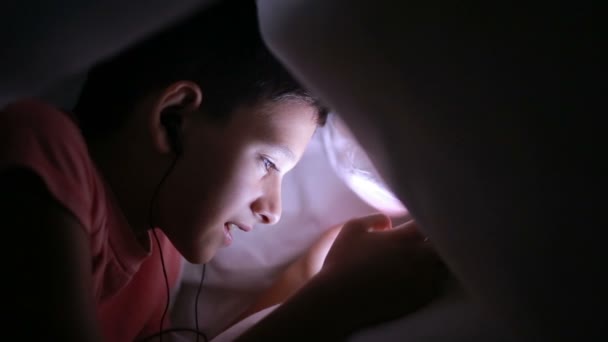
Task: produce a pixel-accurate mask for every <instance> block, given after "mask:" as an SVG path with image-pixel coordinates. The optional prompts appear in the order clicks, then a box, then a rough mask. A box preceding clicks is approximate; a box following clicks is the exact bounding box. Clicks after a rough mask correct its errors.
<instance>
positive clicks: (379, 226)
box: [343, 214, 391, 232]
mask: <svg viewBox="0 0 608 342" xmlns="http://www.w3.org/2000/svg"><path fill="white" fill-rule="evenodd" d="M390 228H391V220H390V218H389V217H388V216H386V215H384V214H372V215H369V216H364V217H360V218H356V219H352V220H350V221H348V222H347V223H346V224H345V225H344V229H343V230H347V231H350V232H368V231H375V230H385V229H390Z"/></svg>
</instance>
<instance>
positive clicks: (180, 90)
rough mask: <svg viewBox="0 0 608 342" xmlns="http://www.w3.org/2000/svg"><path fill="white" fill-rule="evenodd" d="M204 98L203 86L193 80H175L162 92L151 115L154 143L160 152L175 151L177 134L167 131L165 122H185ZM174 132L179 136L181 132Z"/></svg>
mask: <svg viewBox="0 0 608 342" xmlns="http://www.w3.org/2000/svg"><path fill="white" fill-rule="evenodd" d="M202 98H203V96H202V92H201V88H200V87H199V86H198V85H197V84H196V83H194V82H191V81H178V82H175V83H173V84H171V85H170V86H169V87H167V88H165V90H163V91H162V92H161V93H160V95H159V96H158V97H157V100H156V102H155V104H154V107H153V110H152V115H151V116H150V117H149V125H150V132H151V135H152V140H153V144H154V147H155V148H156V149H157V150H158V151H159V152H160V153H163V154H165V153H171V152H175V151H173V147H174V146H173V142H174V141H173V139H175V136H172V135H171V133H172V132H167V127H166V125H165V124H163V122H167V121H170V122H178V123H183V122H185V121H186V120H187V119H189V117H190V116H191V115H192V114H194V113H195V112H196V111H197V110H198V109H199V108H200V105H201V101H202ZM168 116H171V117H170V118H169V117H168ZM173 116H175V117H173ZM167 119H169V120H167ZM174 128H175V129H178V130H181V129H182V127H181V126H180V125H177V126H174ZM173 133H175V134H177V137H178V138H179V136H180V134H179V133H180V132H173Z"/></svg>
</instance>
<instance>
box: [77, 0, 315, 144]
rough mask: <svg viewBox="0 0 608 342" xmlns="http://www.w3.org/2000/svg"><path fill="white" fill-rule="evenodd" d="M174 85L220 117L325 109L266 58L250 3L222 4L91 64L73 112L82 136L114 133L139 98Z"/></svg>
mask: <svg viewBox="0 0 608 342" xmlns="http://www.w3.org/2000/svg"><path fill="white" fill-rule="evenodd" d="M179 80H190V81H193V82H195V83H197V84H198V85H199V86H200V87H201V89H202V90H203V103H202V105H201V110H202V111H203V112H205V114H206V115H208V116H210V117H212V118H213V119H218V120H221V119H225V118H226V117H228V116H229V115H230V113H231V112H232V111H233V110H234V109H235V108H236V107H237V106H240V105H246V104H252V103H256V102H257V101H260V100H282V99H286V98H295V99H299V100H303V101H306V102H308V103H310V104H311V105H313V106H315V107H316V109H317V122H318V124H319V125H323V124H324V123H325V121H326V118H327V110H326V109H325V108H324V107H323V106H321V105H320V104H319V102H318V101H317V100H316V99H314V98H313V97H312V96H311V95H310V94H309V93H308V92H307V91H306V90H305V89H303V88H302V87H301V86H300V85H299V84H298V82H297V81H296V80H295V79H294V78H293V77H292V76H291V75H290V74H289V72H288V71H287V70H285V68H284V67H283V66H282V65H281V64H280V62H279V61H278V60H277V59H276V58H275V57H274V56H273V55H272V54H271V53H270V51H269V50H268V49H267V47H266V45H265V43H264V42H263V41H262V38H261V34H260V32H259V26H258V20H257V11H256V6H255V1H254V0H250V1H244V0H243V1H240V0H235V1H231V0H223V1H220V2H219V3H218V4H215V5H212V7H209V8H206V9H205V10H203V11H201V12H200V13H197V14H196V15H194V16H192V17H190V18H187V19H186V20H183V21H180V22H179V23H177V25H174V26H172V27H170V28H168V29H166V30H163V31H162V32H158V33H156V34H155V35H153V36H152V37H150V38H148V39H146V40H144V41H142V42H140V43H138V44H136V45H134V46H133V47H131V48H129V49H127V50H126V51H124V52H122V53H120V54H119V55H117V56H114V57H112V58H110V59H108V60H106V61H103V62H101V63H100V64H98V65H96V66H94V67H93V68H92V69H91V70H90V72H89V74H88V78H87V81H86V83H85V85H84V87H83V90H82V92H81V94H80V97H79V99H78V102H77V104H76V106H75V108H74V113H75V116H76V119H77V120H78V122H79V125H80V127H81V129H82V131H83V134H84V135H85V137H92V136H99V135H103V134H105V133H107V132H108V131H110V130H112V129H115V128H117V127H118V126H119V125H120V124H121V123H122V122H123V121H124V117H125V116H126V115H128V113H129V112H130V110H131V109H133V107H134V106H135V105H136V104H137V102H138V101H139V100H141V99H142V98H143V96H145V95H147V94H149V93H150V92H152V91H155V90H160V89H163V88H164V87H167V86H169V85H170V84H171V83H173V82H176V81H179Z"/></svg>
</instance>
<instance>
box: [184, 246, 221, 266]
mask: <svg viewBox="0 0 608 342" xmlns="http://www.w3.org/2000/svg"><path fill="white" fill-rule="evenodd" d="M216 252H217V248H213V247H207V248H195V249H192V250H190V251H189V253H182V256H183V257H184V259H186V260H187V261H188V262H189V263H192V264H206V263H208V262H209V261H211V259H213V257H214V256H215V253H216Z"/></svg>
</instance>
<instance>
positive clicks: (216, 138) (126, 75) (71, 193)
mask: <svg viewBox="0 0 608 342" xmlns="http://www.w3.org/2000/svg"><path fill="white" fill-rule="evenodd" d="M325 116H326V112H325V110H324V109H323V108H322V107H321V106H319V105H318V104H317V102H316V101H315V100H314V99H313V98H312V97H311V96H310V95H308V94H307V93H306V92H305V91H304V90H303V89H302V88H300V87H299V85H297V83H296V82H295V81H294V80H293V79H292V78H291V77H290V76H289V74H288V73H287V72H286V71H285V70H284V69H283V68H282V67H281V66H280V64H279V63H278V62H277V61H276V60H274V58H272V56H271V55H270V53H269V52H268V51H267V50H266V49H265V47H264V45H263V43H262V41H261V39H260V37H259V32H258V31H257V22H256V13H255V6H254V5H253V2H230V1H228V2H222V4H220V5H217V6H216V7H215V8H213V9H209V10H207V11H206V12H204V13H203V15H202V16H201V17H195V18H192V19H190V20H187V21H185V22H184V23H181V24H180V25H177V26H175V27H173V28H171V29H169V30H166V31H164V32H162V33H159V34H158V35H156V36H154V37H152V38H151V39H148V40H146V41H144V42H142V43H141V44H138V45H137V46H135V47H133V48H131V49H129V50H127V51H125V52H124V53H122V54H120V55H119V56H116V57H114V58H112V59H110V60H108V61H105V62H103V63H102V64H100V65H98V66H97V67H95V68H94V69H93V70H92V72H91V73H90V74H89V79H88V81H87V83H86V85H85V87H84V89H83V92H82V94H81V96H80V99H79V101H78V104H77V105H76V107H75V109H74V115H73V118H71V117H70V116H69V115H68V114H65V113H62V112H60V111H58V110H57V109H54V108H52V107H50V106H48V105H46V104H44V103H41V102H38V101H34V100H31V101H22V102H18V103H15V104H13V105H11V106H8V107H7V108H6V109H5V110H4V111H3V112H2V114H1V115H0V137H1V139H2V144H1V146H2V147H1V148H2V149H1V150H0V185H1V188H2V191H1V196H2V198H1V202H2V209H1V210H2V212H1V214H2V216H3V217H4V218H5V222H6V225H7V227H9V228H10V229H7V233H9V240H10V241H28V243H29V244H28V249H27V250H26V249H22V250H20V251H19V252H17V254H16V255H12V256H11V257H12V258H14V259H16V260H18V261H19V262H21V263H22V264H12V265H11V266H12V267H14V269H13V268H11V269H10V273H9V274H12V275H13V276H15V277H16V279H18V282H15V283H14V285H13V287H11V288H10V290H11V293H14V294H15V296H13V297H12V299H11V300H12V301H11V302H9V306H8V308H9V310H10V311H11V312H12V313H13V314H14V317H15V318H16V323H18V324H22V322H25V321H28V320H29V319H31V316H32V315H33V316H34V317H37V318H38V321H39V322H40V323H39V324H37V329H28V330H26V333H28V334H31V335H32V336H28V337H31V338H33V337H43V338H45V339H49V340H61V341H99V340H102V339H103V340H106V341H132V340H136V339H142V338H145V337H146V336H149V335H151V334H154V333H158V332H159V330H160V329H162V328H163V323H165V327H166V322H164V321H165V320H164V315H165V313H166V305H167V302H166V297H165V296H166V292H167V291H168V288H166V287H165V282H166V283H168V284H169V283H170V284H171V286H172V285H173V284H174V283H175V281H176V279H177V273H178V270H179V260H180V254H181V255H182V256H183V257H184V258H186V259H187V260H188V261H190V262H194V263H206V262H208V261H209V260H210V259H211V258H212V257H213V255H214V254H215V252H216V251H217V249H218V248H220V247H221V246H227V245H229V244H230V242H231V241H232V234H231V230H233V229H241V230H245V231H249V230H251V228H252V226H253V225H254V224H255V223H265V224H272V223H275V222H277V221H278V220H279V218H280V212H281V201H280V185H281V180H282V177H283V175H284V174H285V173H286V172H288V171H289V170H290V169H291V168H293V167H294V166H295V164H296V163H297V161H298V160H299V158H300V156H301V155H302V153H303V152H304V149H305V147H306V145H307V143H308V141H309V139H310V138H311V136H312V134H313V133H314V131H315V129H316V127H317V126H318V125H319V124H323V122H324V119H325ZM389 225H390V223H389V222H388V220H387V219H386V218H385V217H383V216H374V217H369V218H364V219H361V220H358V221H354V222H353V223H351V224H350V226H351V228H349V229H344V230H345V231H348V234H343V235H341V236H340V237H339V238H338V240H337V241H336V245H335V246H334V248H332V250H331V251H330V254H329V256H328V259H327V260H326V263H325V264H326V267H324V270H323V272H321V273H320V274H319V276H317V277H315V281H312V282H310V283H309V285H308V286H306V287H304V288H303V289H302V291H300V292H298V294H297V295H295V296H293V297H292V299H291V300H290V301H289V302H288V303H286V304H285V305H284V306H282V307H281V308H280V309H279V310H277V311H276V313H274V314H273V315H271V316H269V317H268V318H267V319H266V320H264V321H263V322H261V323H260V324H259V325H258V326H256V327H254V328H253V329H251V331H250V332H248V334H246V335H245V336H243V337H242V338H243V340H247V339H252V340H257V339H261V338H265V337H276V338H283V337H285V338H287V337H293V336H294V334H295V336H299V337H302V338H304V337H312V336H314V335H310V336H307V334H306V333H303V332H302V331H301V330H300V328H302V324H303V323H302V318H303V317H307V318H308V319H312V320H313V321H314V320H317V321H318V322H317V323H318V325H317V327H318V328H320V329H321V331H324V333H329V336H334V337H342V336H344V335H345V334H348V333H350V332H352V331H353V330H354V329H356V328H358V327H361V326H363V325H366V324H370V323H374V322H377V321H379V320H382V319H386V318H389V317H394V316H395V315H396V314H403V313H406V312H409V311H411V310H413V309H415V308H417V307H419V306H420V305H422V304H423V303H424V302H426V301H427V299H428V298H430V297H431V296H432V295H433V294H434V293H435V289H436V286H429V285H435V284H436V282H435V281H434V280H435V278H436V273H437V270H438V268H436V267H432V266H435V265H436V264H439V262H438V259H437V258H436V257H434V256H433V254H432V253H431V251H430V250H429V249H428V248H426V247H423V246H422V244H421V240H420V239H419V237H418V236H417V235H416V234H415V232H413V231H411V230H409V231H399V232H393V231H391V232H382V233H378V234H372V235H374V236H373V237H370V238H366V237H364V236H367V235H369V234H367V232H368V230H369V228H378V229H384V228H387V227H388V226H389ZM32 237H33V238H32ZM153 240H154V241H153ZM154 242H156V244H155V245H154ZM408 244H409V245H410V247H413V248H412V249H409V250H408V248H407V245H408ZM349 250H355V251H357V252H358V253H357V255H352V253H351V254H349V253H348V251H349ZM412 255H420V256H421V257H420V258H417V259H416V261H415V262H412V261H410V259H412V258H409V257H410V256H412ZM39 260H44V261H45V264H44V267H41V268H40V270H38V271H37V272H36V273H35V274H33V273H32V272H28V270H27V269H26V268H24V267H23V266H24V265H33V264H35V263H38V262H39ZM403 260H408V261H407V262H409V264H406V265H400V267H402V268H403V269H406V270H407V272H395V271H394V267H389V266H390V265H386V264H390V263H393V266H395V265H399V263H400V262H402V261H403ZM378 265H386V267H384V268H383V267H377V266H378ZM408 265H409V267H408ZM429 266H431V267H430V268H429ZM360 267H368V268H369V269H370V270H368V271H369V272H370V275H368V276H369V278H365V276H363V278H361V275H360V273H361V270H360ZM418 269H420V270H423V269H425V270H426V269H428V271H424V272H423V273H424V274H422V275H421V276H420V277H419V280H417V281H416V282H411V281H410V280H409V279H408V277H409V276H410V275H411V274H412V272H413V271H415V270H418ZM404 276H405V278H404ZM365 279H367V281H365ZM371 279H373V280H374V281H373V282H372V281H370V280H371ZM40 280H42V281H44V282H45V284H44V285H45V288H44V289H45V291H44V292H43V293H41V291H39V290H38V289H37V288H34V289H30V288H28V285H35V284H37V283H38V282H39V281H40ZM361 280H364V281H361ZM404 280H407V282H406V281H404ZM398 281H400V282H402V283H403V284H405V285H407V286H411V287H410V289H412V290H413V291H415V295H414V294H412V296H411V297H410V296H409V294H408V295H407V296H404V295H401V297H400V298H402V299H403V300H402V301H399V300H393V301H392V302H391V305H394V310H393V309H391V307H387V303H386V301H382V300H381V298H372V299H370V300H367V301H366V300H362V301H360V302H358V303H357V305H358V306H361V305H362V306H363V307H362V308H363V309H364V310H363V311H364V312H363V313H361V314H358V315H357V316H356V317H354V316H352V314H351V312H352V311H353V310H352V309H353V308H352V305H353V304H352V299H353V298H356V296H357V295H359V294H360V291H373V290H382V291H380V292H382V295H390V294H395V293H402V292H403V287H400V288H398V289H395V290H394V291H392V292H391V291H384V290H383V288H382V286H381V285H383V284H384V282H387V283H389V282H390V283H394V282H398ZM344 285H348V288H347V289H345V288H344ZM337 291H339V292H337ZM405 292H407V291H405ZM337 293H340V294H341V295H342V297H340V298H338V297H339V296H334V295H333V294H337ZM348 294H351V296H348ZM328 296H329V297H331V298H336V300H335V302H333V304H334V305H332V307H334V308H335V309H334V310H327V308H326V307H323V306H322V305H321V304H322V303H323V304H325V305H327V304H328V303H330V304H332V302H330V301H328V298H327V297H328ZM346 298H350V299H351V301H348V302H343V301H344V299H346ZM392 299H394V298H392ZM374 308H375V309H376V310H374ZM379 308H382V312H379V310H378V309H379ZM349 315H351V316H349ZM335 317H340V318H341V319H339V320H337V321H335V322H334V321H333V320H334V319H335ZM307 323H308V322H307ZM311 323H314V322H311ZM323 327H324V328H323ZM317 333H318V332H317ZM313 334H316V333H314V332H313ZM325 336H327V335H325Z"/></svg>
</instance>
